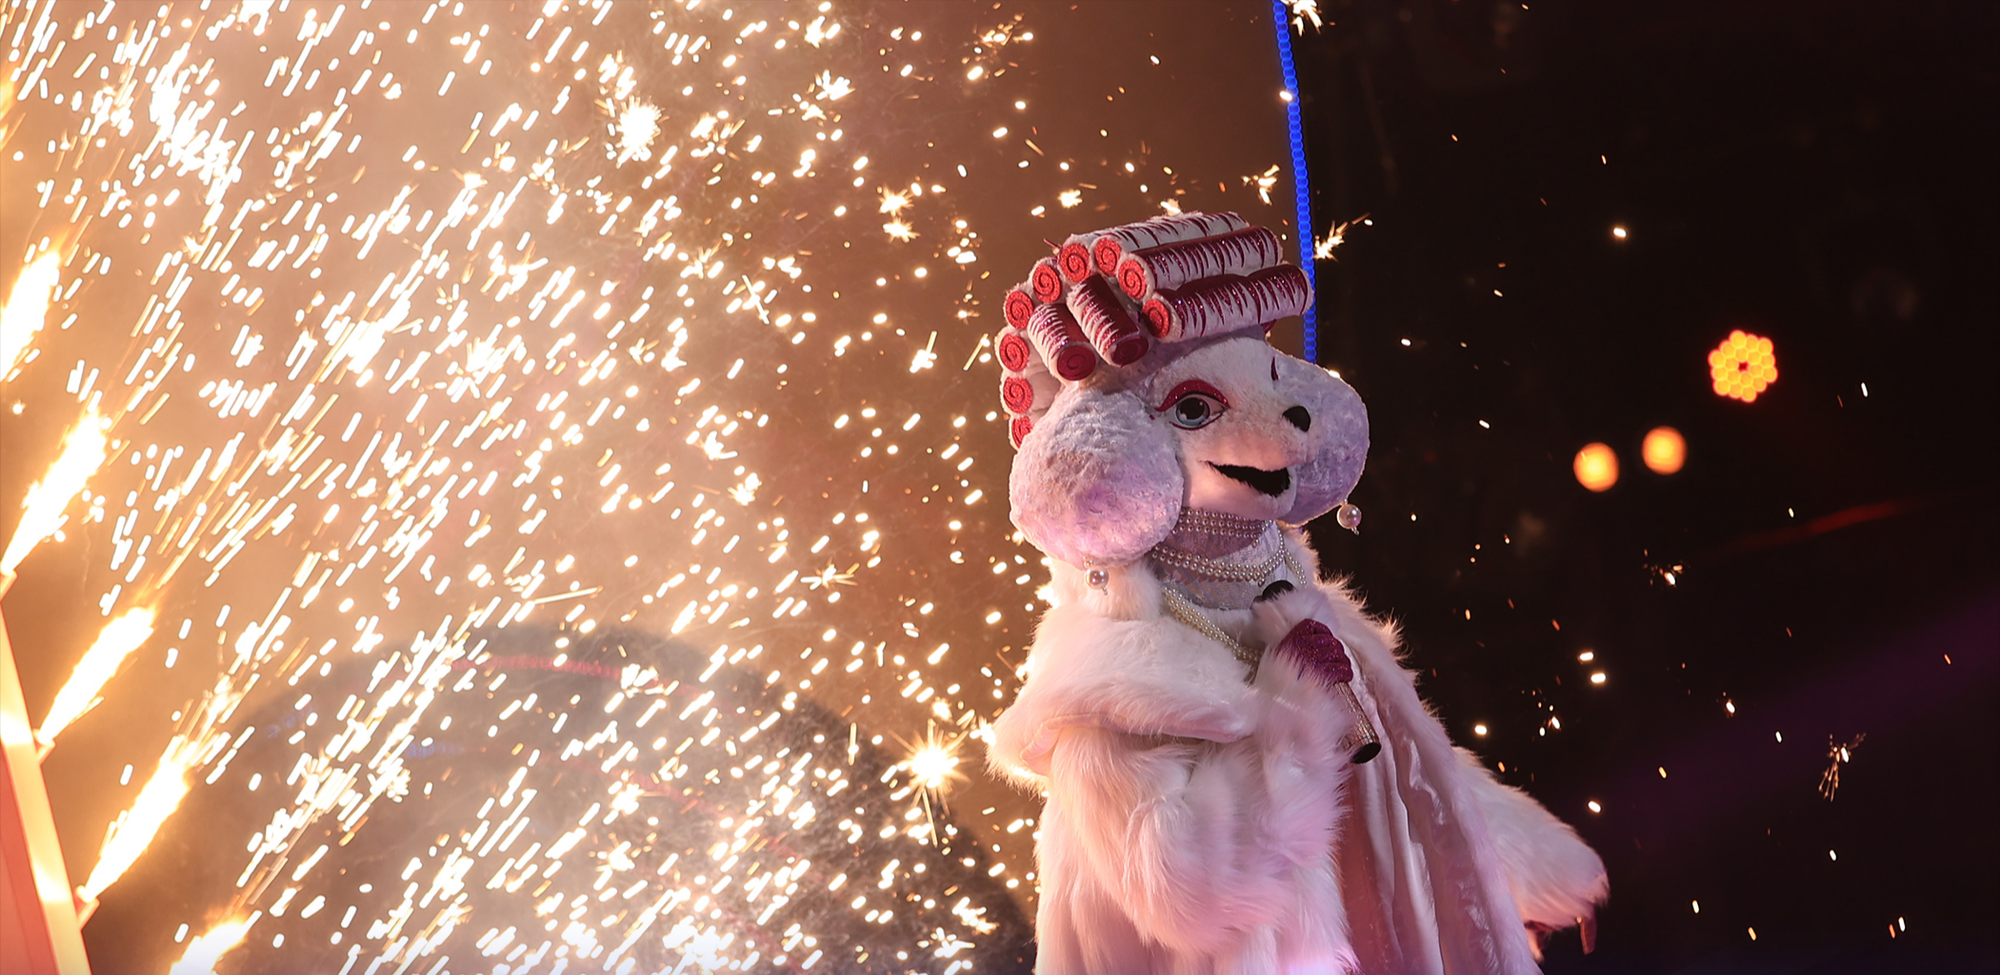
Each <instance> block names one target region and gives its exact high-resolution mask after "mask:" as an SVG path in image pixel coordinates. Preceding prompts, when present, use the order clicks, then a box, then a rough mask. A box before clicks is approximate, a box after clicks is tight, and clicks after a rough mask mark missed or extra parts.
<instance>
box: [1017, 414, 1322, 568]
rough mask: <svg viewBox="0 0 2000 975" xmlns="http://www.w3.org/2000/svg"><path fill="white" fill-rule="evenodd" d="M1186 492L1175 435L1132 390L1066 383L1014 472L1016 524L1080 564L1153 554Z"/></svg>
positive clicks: (1026, 444)
mask: <svg viewBox="0 0 2000 975" xmlns="http://www.w3.org/2000/svg"><path fill="white" fill-rule="evenodd" d="M1350 395H1351V394H1350ZM1184 493H1185V491H1184V485H1183V481H1182V475H1181V465H1180V457H1179V453H1178V451H1176V450H1175V447H1174V441H1173V438H1172V435H1171V434H1170V433H1169V432H1168V431H1167V429H1166V425H1165V424H1162V423H1156V422H1154V421H1153V419H1152V416H1151V415H1150V413H1149V412H1148V411H1147V408H1146V404H1145V402H1144V401H1142V400H1141V399H1140V398H1139V396H1138V394H1137V393H1134V392H1132V391H1130V390H1125V389H1105V388H1097V387H1080V386H1079V387H1070V388H1067V389H1065V390H1063V392H1062V393H1061V395H1059V396H1058V397H1056V401H1055V404H1054V405H1053V406H1052V407H1051V408H1050V409H1049V412H1048V413H1047V415H1045V416H1043V417H1042V418H1041V420H1040V421H1038V422H1037V423H1036V424H1035V428H1034V430H1033V432H1031V433H1029V434H1028V436H1027V438H1026V439H1025V440H1023V441H1021V451H1020V453H1019V454H1017V455H1015V457H1014V470H1013V473H1012V474H1011V475H1010V476H1009V477H1008V479H1007V494H1008V497H1009V500H1010V501H1012V503H1013V507H1014V512H1013V515H1014V526H1015V527H1017V528H1019V529H1021V532H1022V533H1023V534H1025V535H1027V536H1028V541H1030V542H1033V543H1034V544H1035V547H1036V548H1039V549H1041V550H1042V551H1044V552H1047V553H1048V554H1049V555H1051V556H1053V557H1055V558H1058V559H1061V560H1063V561H1064V562H1068V563H1069V564H1071V565H1074V566H1077V567H1079V568H1080V567H1082V566H1084V565H1085V564H1087V563H1094V564H1098V565H1119V564H1123V563H1126V562H1130V561H1132V560H1134V559H1137V558H1138V557H1139V556H1141V555H1144V554H1146V552H1147V551H1148V550H1149V549H1151V548H1152V547H1153V546H1155V545H1157V544H1159V542H1160V540H1161V539H1163V538H1165V537H1167V533H1168V532H1171V531H1172V530H1173V527H1174V521H1175V519H1176V518H1178V517H1179V515H1180V509H1181V499H1182V496H1183V494H1184Z"/></svg>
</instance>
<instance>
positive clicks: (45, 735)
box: [35, 609, 153, 747]
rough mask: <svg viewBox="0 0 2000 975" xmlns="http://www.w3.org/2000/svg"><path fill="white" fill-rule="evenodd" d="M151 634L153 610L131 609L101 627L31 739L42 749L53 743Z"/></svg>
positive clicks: (86, 709) (84, 710) (87, 707)
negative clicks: (34, 739) (100, 630)
mask: <svg viewBox="0 0 2000 975" xmlns="http://www.w3.org/2000/svg"><path fill="white" fill-rule="evenodd" d="M152 635H153V610H151V609H134V610H131V611H129V612H127V613H126V614H125V615H123V616H120V617H118V618H117V619H115V620H112V621H111V622H109V623H107V624H105V626H104V630H103V632H101V633H99V634H98V635H97V642H95V643H93V644H91V645H90V649H89V650H87V651H85V652H84V655H83V659H82V660H81V661H79V662H78V663H77V665H76V670H75V671H73V672H71V673H70V676H69V681H68V682H66V683H64V684H63V687H62V690H60V691H57V692H56V700H55V703H54V704H51V705H50V706H49V713H48V716H47V717H44V718H43V719H42V726H41V728H39V729H37V730H36V731H35V737H36V738H38V739H40V740H41V743H42V745H43V746H44V747H47V746H50V745H53V744H55V742H56V736H57V735H60V734H62V733H63V729H64V728H67V727H69V725H70V722H73V721H75V720H76V719H77V718H79V717H82V716H83V714H84V712H86V711H89V710H90V709H91V708H93V707H96V706H97V692H98V691H99V690H101V689H103V687H104V683H105V682H106V681H108V680H110V679H111V675H112V674H115V673H117V672H118V666H119V665H120V664H122V663H124V662H125V658H126V657H129V656H131V655H132V651H134V650H137V649H139V645H140V644H142V643H145V642H146V638H147V637H150V636H152Z"/></svg>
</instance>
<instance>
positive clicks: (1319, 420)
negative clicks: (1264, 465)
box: [1278, 356, 1368, 525]
mask: <svg viewBox="0 0 2000 975" xmlns="http://www.w3.org/2000/svg"><path fill="white" fill-rule="evenodd" d="M1278 382H1279V386H1280V388H1282V389H1284V390H1285V391H1286V392H1287V393H1289V394H1291V396H1292V397H1293V398H1294V399H1296V400H1297V401H1298V403H1299V404H1300V405H1301V406H1304V407H1305V408H1306V409H1307V410H1308V411H1309V412H1311V413H1312V429H1311V430H1310V431H1308V436H1310V437H1311V438H1312V441H1311V442H1312V444H1313V455H1312V458H1311V459H1310V460H1307V461H1306V462H1305V463H1303V464H1300V465H1298V466H1297V467H1294V468H1293V469H1292V483H1293V484H1294V485H1296V494H1295V495H1294V498H1295V500H1294V501H1293V502H1292V510H1291V511H1290V512H1288V513H1287V514H1286V515H1285V516H1284V517H1282V518H1280V519H1278V520H1279V521H1283V522H1286V523H1288V524H1293V525H1303V524H1305V523H1306V522H1308V521H1311V520H1313V519H1314V518H1317V517H1319V516H1320V515H1323V514H1326V513H1327V512H1329V511H1332V510H1333V509H1334V507H1335V506H1336V505H1338V504H1340V503H1341V502H1343V501H1346V500H1347V493H1348V492H1349V491H1352V490H1354V485H1355V484H1356V483H1357V482H1359V481H1360V480H1361V468H1362V466H1363V465H1364V464H1366V463H1367V462H1368V408H1367V407H1366V406H1364V405H1362V402H1361V396H1360V394H1358V393H1356V392H1355V391H1354V389H1353V387H1350V386H1348V385H1347V384H1346V383H1344V382H1341V381H1340V380H1339V379H1336V378H1334V377H1333V376H1331V375H1329V374H1328V373H1327V371H1326V370H1324V369H1321V368H1320V367H1318V366H1315V365H1313V364H1311V363H1308V362H1302V361H1300V360H1298V359H1294V358H1292V357H1291V356H1280V357H1278Z"/></svg>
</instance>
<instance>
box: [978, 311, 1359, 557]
mask: <svg viewBox="0 0 2000 975" xmlns="http://www.w3.org/2000/svg"><path fill="white" fill-rule="evenodd" d="M1367 454H1368V415H1367V411H1366V409H1365V407H1363V406H1362V403H1361V397H1359V396H1358V395H1356V394H1355V392H1354V390H1353V389H1351V388H1349V387H1348V385H1347V384H1346V383H1344V382H1341V381H1340V380H1339V379H1336V378H1334V377H1333V376H1332V375H1329V374H1328V373H1327V372H1326V371H1325V370H1323V369H1320V368H1318V367H1317V366H1313V365H1311V364H1309V363H1306V362H1302V361H1300V360H1298V359H1295V358H1293V357H1291V356H1288V355H1285V354H1284V353H1282V352H1279V351H1277V350H1276V349H1273V348H1271V346H1270V344H1269V343H1267V342H1266V341H1264V339H1263V338H1262V337H1261V336H1241V337H1237V338H1231V339H1225V340H1222V341H1217V342H1212V343H1209V344H1206V345H1202V346H1200V347H1197V348H1194V349H1191V350H1189V351H1187V352H1186V353H1184V354H1182V355H1179V356H1176V357H1174V358H1172V359H1171V360H1169V361H1168V362H1166V363H1164V364H1163V365H1161V366H1160V367H1159V368H1158V370H1157V371H1155V372H1152V373H1151V374H1149V375H1146V376H1144V377H1143V378H1136V377H1135V381H1131V382H1129V383H1127V384H1112V383H1105V384H1101V385H1080V386H1075V387H1070V388H1066V389H1064V390H1063V391H1062V393H1061V394H1059V395H1058V396H1057V398H1056V402H1055V403H1054V405H1053V406H1052V407H1051V408H1050V410H1049V413H1048V415H1046V416H1045V417H1043V419H1042V421H1041V422H1040V423H1038V424H1037V425H1036V427H1035V430H1034V432H1032V433H1030V434H1029V435H1028V437H1027V439H1026V440H1024V441H1023V442H1022V444H1021V452H1020V454H1019V455H1018V456H1016V458H1015V460H1014V470H1013V474H1012V477H1011V478H1010V479H1009V482H1010V483H1009V494H1010V496H1011V498H1012V501H1013V507H1014V523H1015V525H1017V526H1018V527H1020V529H1021V530H1022V532H1024V533H1025V534H1026V535H1027V536H1028V539H1029V540H1030V541H1032V542H1034V543H1035V545H1036V546H1037V547H1039V548H1041V549H1042V550H1043V551H1045V552H1047V553H1049V554H1050V555H1052V556H1054V557H1056V558H1059V559H1062V560H1063V561H1065V562H1068V563H1070V564H1072V565H1077V566H1081V565H1085V564H1086V563H1100V564H1119V563H1123V562H1128V561H1131V560H1132V559H1135V558H1138V557H1139V556H1141V555H1144V554H1145V553H1146V551H1147V550H1149V549H1151V548H1152V547H1153V546H1154V545H1156V544H1158V543H1159V541H1160V540H1161V539H1163V538H1165V537H1166V535H1167V533H1168V532H1169V531H1171V530H1172V529H1173V525H1174V521H1175V519H1176V518H1177V517H1178V516H1179V513H1180V509H1181V507H1183V506H1186V507H1191V508H1197V509H1202V510H1208V511H1220V512H1226V513H1229V514H1233V515H1237V516H1239V517H1244V518H1253V519H1260V520H1261V519H1273V520H1278V521H1285V522H1289V523H1293V524H1299V523H1303V522H1306V521H1310V520H1311V519H1313V518H1315V517H1318V516H1319V515H1321V514H1324V513H1326V512H1327V511H1330V510H1332V509H1333V507H1334V506H1335V505H1338V504H1340V503H1341V502H1342V501H1344V500H1345V499H1346V498H1347V493H1348V492H1349V491H1350V490H1352V489H1353V488H1354V484H1355V482H1356V481H1357V480H1359V479H1360V476H1361V467H1362V464H1363V462H1364V461H1365V460H1366V458H1367Z"/></svg>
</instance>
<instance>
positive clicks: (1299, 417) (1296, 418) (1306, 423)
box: [1285, 406, 1313, 433]
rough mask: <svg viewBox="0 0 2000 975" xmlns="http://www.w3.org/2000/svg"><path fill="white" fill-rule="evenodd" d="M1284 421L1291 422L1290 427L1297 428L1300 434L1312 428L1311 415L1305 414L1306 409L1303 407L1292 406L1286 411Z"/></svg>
mask: <svg viewBox="0 0 2000 975" xmlns="http://www.w3.org/2000/svg"><path fill="white" fill-rule="evenodd" d="M1285 419H1287V420H1290V421H1292V426H1295V427H1298V428H1299V432H1300V433H1304V432H1306V431H1308V430H1311V429H1312V428H1313V415H1312V414H1311V413H1308V412H1306V408H1305V407H1303V406H1294V407H1292V408H1291V409H1289V410H1286V411H1285Z"/></svg>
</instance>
